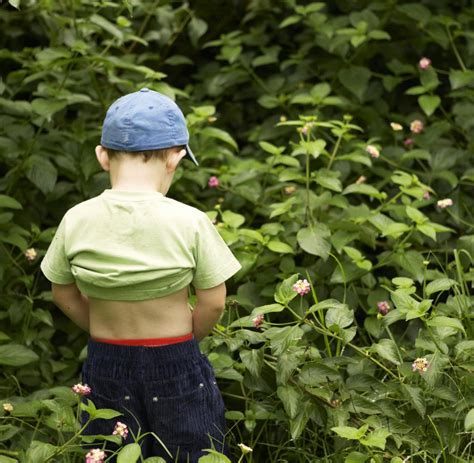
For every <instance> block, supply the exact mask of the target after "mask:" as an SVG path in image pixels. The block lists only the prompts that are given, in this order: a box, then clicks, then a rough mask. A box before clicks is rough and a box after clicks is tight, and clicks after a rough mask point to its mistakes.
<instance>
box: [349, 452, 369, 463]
mask: <svg viewBox="0 0 474 463" xmlns="http://www.w3.org/2000/svg"><path fill="white" fill-rule="evenodd" d="M368 458H369V455H365V454H363V453H360V452H351V453H349V455H347V457H346V458H345V459H344V463H365V462H366V461H367V459H368Z"/></svg>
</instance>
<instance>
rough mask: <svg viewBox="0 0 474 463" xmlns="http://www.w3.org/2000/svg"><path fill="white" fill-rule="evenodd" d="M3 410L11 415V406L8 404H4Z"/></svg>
mask: <svg viewBox="0 0 474 463" xmlns="http://www.w3.org/2000/svg"><path fill="white" fill-rule="evenodd" d="M3 410H4V411H6V412H7V413H11V412H12V411H13V405H12V404H11V403H10V402H7V403H4V404H3Z"/></svg>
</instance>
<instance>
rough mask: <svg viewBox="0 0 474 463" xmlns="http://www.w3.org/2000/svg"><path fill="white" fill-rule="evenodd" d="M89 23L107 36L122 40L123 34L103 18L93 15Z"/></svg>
mask: <svg viewBox="0 0 474 463" xmlns="http://www.w3.org/2000/svg"><path fill="white" fill-rule="evenodd" d="M89 21H90V22H91V23H93V24H95V25H96V26H99V27H100V28H102V29H103V30H104V31H107V32H108V33H109V34H111V35H113V36H114V37H116V38H117V39H119V40H123V32H122V31H121V30H120V29H119V28H118V27H117V26H115V25H114V24H112V23H111V22H110V21H109V20H108V19H105V18H104V17H103V16H99V15H98V14H93V15H92V16H91V17H90V18H89Z"/></svg>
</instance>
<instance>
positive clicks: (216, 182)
mask: <svg viewBox="0 0 474 463" xmlns="http://www.w3.org/2000/svg"><path fill="white" fill-rule="evenodd" d="M207 186H208V187H210V188H217V187H218V186H219V179H218V178H217V177H216V176H215V175H213V176H212V177H209V180H208V182H207Z"/></svg>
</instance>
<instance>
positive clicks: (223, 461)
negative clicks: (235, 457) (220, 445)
mask: <svg viewBox="0 0 474 463" xmlns="http://www.w3.org/2000/svg"><path fill="white" fill-rule="evenodd" d="M204 450H205V451H206V452H209V453H208V454H207V455H204V456H203V457H201V458H199V460H198V463H231V461H230V460H229V459H228V458H227V457H226V456H225V455H223V454H222V453H219V452H216V451H215V450H213V449H204Z"/></svg>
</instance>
